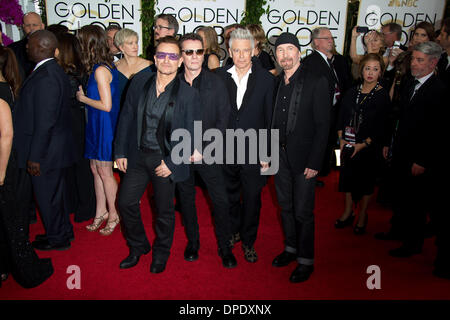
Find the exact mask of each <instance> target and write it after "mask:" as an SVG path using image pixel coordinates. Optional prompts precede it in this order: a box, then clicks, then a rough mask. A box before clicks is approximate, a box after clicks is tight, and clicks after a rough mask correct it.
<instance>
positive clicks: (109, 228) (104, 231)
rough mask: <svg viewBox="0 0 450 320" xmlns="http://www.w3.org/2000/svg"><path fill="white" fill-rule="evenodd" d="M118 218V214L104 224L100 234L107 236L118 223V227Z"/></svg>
mask: <svg viewBox="0 0 450 320" xmlns="http://www.w3.org/2000/svg"><path fill="white" fill-rule="evenodd" d="M119 223H120V218H119V216H117V218H115V219H114V220H113V221H111V222H110V221H108V223H107V224H106V226H105V227H104V228H103V229H102V230H100V231H99V232H100V234H102V235H103V236H109V235H110V234H111V233H113V231H114V229H115V228H116V227H117V226H118V225H119V228H120V224H119Z"/></svg>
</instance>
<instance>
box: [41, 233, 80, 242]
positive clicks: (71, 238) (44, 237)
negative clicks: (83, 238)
mask: <svg viewBox="0 0 450 320" xmlns="http://www.w3.org/2000/svg"><path fill="white" fill-rule="evenodd" d="M68 238H69V241H70V242H72V241H73V240H75V237H74V235H73V234H71V235H70V236H69V237H68ZM34 240H36V241H47V235H46V234H37V235H36V237H35V238H34Z"/></svg>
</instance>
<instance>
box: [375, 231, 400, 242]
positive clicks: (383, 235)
mask: <svg viewBox="0 0 450 320" xmlns="http://www.w3.org/2000/svg"><path fill="white" fill-rule="evenodd" d="M375 239H378V240H395V241H400V240H401V237H400V236H399V235H398V234H396V233H394V232H392V231H388V232H378V233H375Z"/></svg>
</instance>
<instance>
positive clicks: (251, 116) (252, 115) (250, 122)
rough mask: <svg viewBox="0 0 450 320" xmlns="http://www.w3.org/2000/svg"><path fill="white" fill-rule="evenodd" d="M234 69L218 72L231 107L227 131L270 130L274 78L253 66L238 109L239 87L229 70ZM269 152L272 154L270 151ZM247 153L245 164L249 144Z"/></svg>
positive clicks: (223, 69) (246, 149)
mask: <svg viewBox="0 0 450 320" xmlns="http://www.w3.org/2000/svg"><path fill="white" fill-rule="evenodd" d="M232 67H233V66H227V67H223V68H220V69H219V70H218V71H217V74H218V75H219V77H220V78H221V79H222V80H223V81H224V83H225V86H226V88H227V91H228V97H229V101H230V106H231V108H230V116H229V119H228V125H227V129H234V130H236V129H242V130H244V131H246V130H247V129H256V130H258V129H267V130H269V129H270V125H271V122H272V113H273V106H272V104H273V92H274V85H275V78H274V76H273V75H272V74H271V73H270V72H269V71H267V70H265V69H263V68H262V67H261V66H259V65H257V64H253V65H252V73H251V74H250V75H249V78H248V82H247V90H246V91H245V95H244V98H243V100H242V105H241V107H240V108H239V109H238V108H237V104H236V94H237V86H236V83H235V82H234V80H233V78H232V77H231V73H229V72H228V70H229V69H230V68H232ZM269 142H270V135H268V143H269ZM258 145H259V140H258ZM258 150H259V149H258ZM268 150H269V152H270V149H268ZM245 151H246V161H245V163H246V164H248V163H249V162H248V159H249V157H248V156H249V146H248V144H246V148H245ZM235 156H236V152H235ZM258 159H259V157H258ZM258 161H259V160H258ZM258 163H259V162H258Z"/></svg>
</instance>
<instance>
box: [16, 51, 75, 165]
mask: <svg viewBox="0 0 450 320" xmlns="http://www.w3.org/2000/svg"><path fill="white" fill-rule="evenodd" d="M70 91H71V89H70V82H69V78H68V77H67V75H66V74H65V73H64V71H63V69H62V68H61V67H60V66H59V65H58V64H57V63H56V60H54V59H52V60H49V61H47V62H45V63H44V64H43V65H41V66H40V67H39V68H38V69H36V70H35V71H34V72H32V73H31V75H30V76H29V77H28V78H27V80H26V81H25V82H24V84H23V86H22V89H21V91H20V96H19V99H18V100H17V103H16V107H15V109H14V141H15V146H16V150H17V159H18V165H19V168H26V162H27V160H30V161H33V162H39V163H40V165H41V171H45V170H48V169H52V168H65V167H68V166H70V165H71V164H72V163H74V161H75V159H76V155H75V152H74V148H73V145H74V143H73V135H72V123H71V116H70V105H71V100H70V97H71V93H70Z"/></svg>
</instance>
